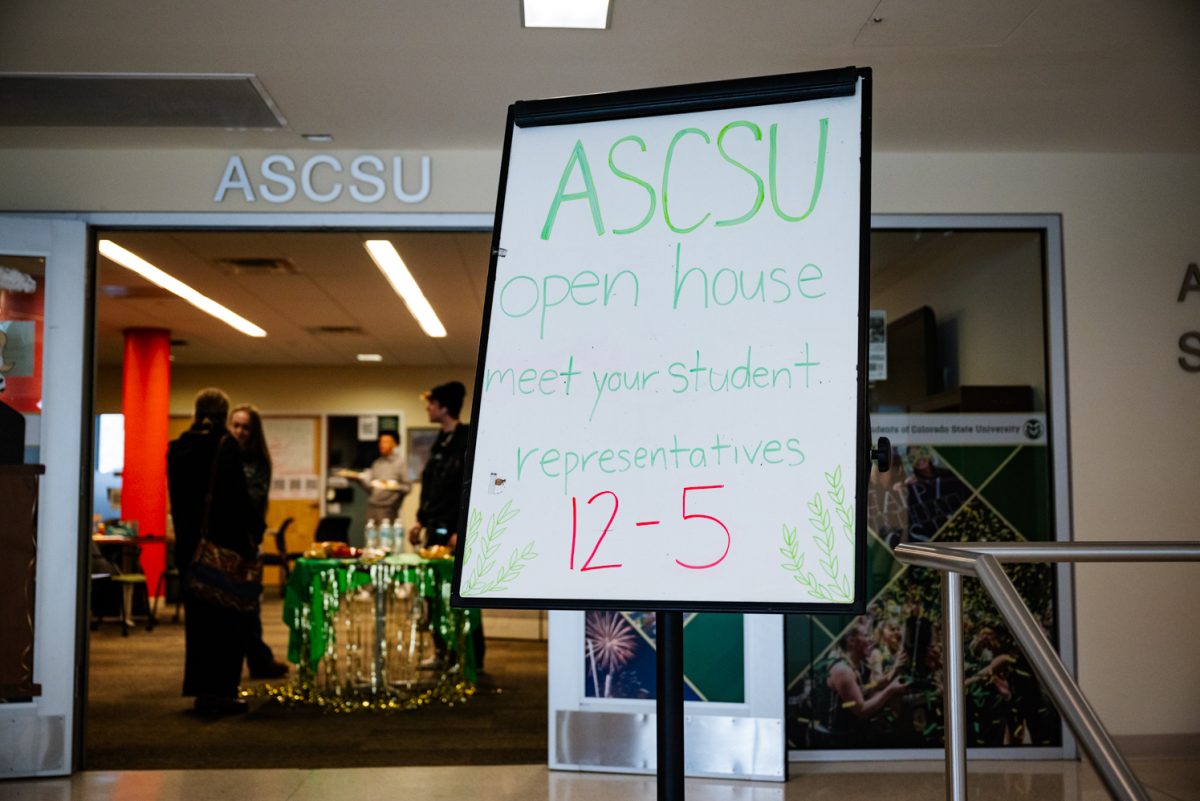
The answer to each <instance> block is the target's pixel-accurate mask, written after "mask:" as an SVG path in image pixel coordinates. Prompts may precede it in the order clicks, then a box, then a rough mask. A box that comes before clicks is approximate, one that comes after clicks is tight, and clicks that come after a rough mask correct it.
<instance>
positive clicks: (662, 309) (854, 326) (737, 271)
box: [454, 69, 869, 611]
mask: <svg viewBox="0 0 1200 801" xmlns="http://www.w3.org/2000/svg"><path fill="white" fill-rule="evenodd" d="M810 76H819V77H820V79H821V80H822V81H824V83H822V84H821V86H822V88H824V87H825V83H828V78H829V76H830V74H829V73H813V74H809V75H807V76H806V75H797V76H786V77H785V78H776V79H764V80H763V81H744V82H727V83H723V84H717V85H699V86H694V87H684V88H683V89H679V90H654V91H653V92H642V93H627V94H624V95H610V96H600V97H599V98H596V99H592V98H576V99H566V100H561V101H541V102H539V103H535V104H517V106H515V107H514V108H513V109H510V114H509V132H508V136H509V139H508V141H507V142H506V147H505V161H504V166H503V170H502V177H501V197H500V202H499V204H498V212H497V226H496V231H495V240H494V247H493V250H494V254H493V258H492V272H491V275H490V280H489V291H488V299H487V307H486V312H485V314H486V319H485V322H484V336H483V342H482V345H481V354H480V360H479V368H478V374H477V379H476V387H475V393H474V398H475V408H474V410H473V418H472V419H473V421H474V425H473V426H472V438H473V441H472V449H471V458H470V462H469V469H468V485H467V489H466V498H467V502H466V503H465V504H464V507H465V509H466V510H465V517H464V520H463V521H462V523H461V525H460V541H459V551H460V559H459V560H458V564H457V572H456V578H455V587H454V588H455V600H456V603H460V604H463V605H478V606H488V607H502V606H535V607H542V608H618V609H630V608H652V609H742V610H788V609H791V610H796V609H801V610H810V611H817V610H821V609H836V610H839V611H850V610H852V609H854V608H856V604H858V603H860V600H861V598H862V597H863V595H864V592H863V578H864V577H863V573H864V571H863V569H862V559H863V554H864V553H865V549H864V546H865V543H864V529H862V527H861V526H860V525H859V522H860V520H861V519H862V518H863V515H862V514H860V513H859V499H860V498H861V497H862V496H863V492H864V487H865V470H866V468H865V460H864V458H863V457H864V450H865V448H866V444H865V440H862V441H860V439H861V438H862V437H863V436H865V435H864V433H863V429H864V427H863V425H862V424H861V413H862V412H861V410H862V409H863V408H864V405H863V397H864V396H863V392H862V388H861V387H860V385H859V365H860V364H861V363H863V355H864V353H865V310H864V299H865V284H864V282H865V280H866V279H865V275H866V271H865V269H864V267H863V265H864V264H865V259H866V253H865V252H864V248H865V243H866V241H867V240H866V239H865V237H864V233H865V231H866V226H867V222H868V214H867V212H866V208H867V201H868V198H867V197H866V192H865V190H864V187H866V186H868V185H869V175H868V174H867V173H868V171H869V159H868V157H869V148H867V147H865V145H864V142H866V141H869V140H868V137H867V133H868V132H867V131H864V124H865V122H866V121H868V120H869V114H868V103H867V101H866V100H865V99H864V96H865V93H866V91H867V82H868V80H869V74H868V73H867V72H866V71H861V70H853V69H849V70H842V71H837V73H836V76H838V77H840V78H842V79H843V80H842V86H841V89H840V91H838V92H836V93H834V92H829V91H817V92H814V91H813V89H812V86H813V84H814V83H818V81H816V80H815V78H814V77H810ZM731 87H732V89H733V91H732V92H731ZM763 89H766V90H768V91H767V94H766V95H765V96H764V94H763V92H762V91H760V90H763ZM742 90H745V91H744V98H743V97H742V94H743V93H742ZM673 91H674V92H675V93H674V94H673ZM772 92H773V93H772ZM714 97H715V98H716V99H715V100H714V99H713V98H714ZM705 98H708V101H709V102H705ZM796 98H799V99H796ZM743 99H744V100H745V101H746V102H741V101H742V100H743ZM573 103H574V104H575V105H572V104H573ZM579 103H582V104H583V105H584V106H589V104H590V108H588V109H585V110H584V111H582V112H581V111H580V108H579V105H578V104H579ZM606 103H607V104H608V106H607V107H606V106H605V104H606ZM597 109H599V110H597ZM523 112H528V114H527V117H526V118H523V116H522V114H523ZM535 112H541V113H542V115H541V117H540V118H539V116H538V114H537V113H535ZM668 112H670V113H668ZM547 120H548V121H549V124H546V121H547ZM864 165H867V166H864Z"/></svg>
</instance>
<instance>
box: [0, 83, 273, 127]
mask: <svg viewBox="0 0 1200 801" xmlns="http://www.w3.org/2000/svg"><path fill="white" fill-rule="evenodd" d="M286 125H287V122H286V121H285V120H284V119H283V117H281V116H280V115H279V113H278V111H277V110H276V108H275V104H274V103H273V102H272V101H271V98H270V97H269V96H268V95H267V93H266V90H264V89H263V87H262V86H261V85H260V84H259V82H258V79H257V78H255V77H254V76H253V75H245V74H231V75H229V74H227V75H211V74H153V73H132V74H131V73H115V74H114V73H7V74H0V126H66V127H77V126H95V127H134V128H235V129H239V128H253V129H275V128H283V127H286Z"/></svg>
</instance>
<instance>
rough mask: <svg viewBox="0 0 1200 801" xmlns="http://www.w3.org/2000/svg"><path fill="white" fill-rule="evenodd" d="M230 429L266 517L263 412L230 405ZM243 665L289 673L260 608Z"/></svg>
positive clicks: (258, 671) (265, 672)
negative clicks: (267, 638)
mask: <svg viewBox="0 0 1200 801" xmlns="http://www.w3.org/2000/svg"><path fill="white" fill-rule="evenodd" d="M229 431H230V433H231V434H233V438H234V439H236V440H237V443H238V448H239V449H240V451H241V456H242V472H243V473H244V474H245V476H246V489H247V490H248V491H249V493H250V501H251V502H252V503H253V504H254V508H255V509H257V510H258V513H259V514H260V515H261V516H262V518H263V520H266V518H267V503H268V500H267V499H268V496H269V495H270V492H271V451H270V449H269V448H268V447H267V437H266V435H265V434H264V433H263V422H262V415H260V414H259V413H258V409H256V408H255V407H254V404H252V403H241V404H238V405H237V406H234V407H233V411H232V412H230V413H229ZM255 545H256V546H260V547H261V545H262V534H259V536H258V539H257V541H256V542H255ZM246 664H247V665H248V666H249V668H250V676H251V678H255V679H275V678H279V677H280V676H282V675H284V674H285V673H287V672H288V666H287V664H286V663H284V662H279V661H277V660H276V659H275V654H273V653H272V652H271V647H270V646H269V645H267V644H266V642H264V641H263V636H262V611H261V607H260V610H259V611H258V612H257V613H255V614H254V615H253V616H252V619H251V620H249V621H248V627H247V631H246Z"/></svg>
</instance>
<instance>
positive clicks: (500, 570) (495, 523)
mask: <svg viewBox="0 0 1200 801" xmlns="http://www.w3.org/2000/svg"><path fill="white" fill-rule="evenodd" d="M520 512H521V510H520V509H513V508H512V501H508V502H507V503H505V504H504V506H502V507H500V511H498V512H496V513H495V514H493V515H491V516H490V517H488V522H487V531H486V533H483V534H480V529H481V528H482V527H483V513H482V512H480V511H479V510H478V509H472V510H471V516H470V519H469V520H468V522H467V547H466V549H465V550H464V552H463V565H464V566H465V567H466V570H467V571H468V575H469V578H468V579H467V581H466V584H465V586H464V594H466V595H487V594H489V593H494V592H499V591H500V590H504V589H506V588H507V586H508V585H509V584H510V583H512V582H513V581H514V580H515V579H516V578H517V576H519V575H521V571H522V570H524V569H525V566H526V565H528V564H529V563H530V562H532V561H533V560H534V559H536V558H537V553H536V552H535V551H534V550H533V542H532V541H530V542H529V543H528V544H526V545H525V547H524V548H521V547H516V548H513V550H512V552H511V553H510V554H509V557H508V559H507V560H504V559H501V560H500V561H499V562H497V558H496V557H497V555H498V554H499V552H500V545H501V539H502V538H503V537H504V534H505V532H507V531H508V528H507V525H508V523H509V522H511V521H512V519H513V518H515V517H516V516H517V515H518V514H520Z"/></svg>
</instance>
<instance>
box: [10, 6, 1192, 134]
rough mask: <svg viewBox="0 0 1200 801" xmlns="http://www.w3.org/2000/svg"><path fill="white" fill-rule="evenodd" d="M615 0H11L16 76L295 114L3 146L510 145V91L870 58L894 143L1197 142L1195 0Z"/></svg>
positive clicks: (882, 120) (552, 91) (531, 92)
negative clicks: (203, 87) (238, 84)
mask: <svg viewBox="0 0 1200 801" xmlns="http://www.w3.org/2000/svg"><path fill="white" fill-rule="evenodd" d="M613 3H614V5H613V12H612V26H611V29H610V30H606V31H565V30H524V29H522V28H521V27H520V11H519V4H518V0H491V1H490V2H464V0H441V1H440V2H413V0H390V1H389V2H381V0H339V1H338V2H317V1H316V0H254V2H246V0H206V1H205V2H196V3H186V2H176V3H171V2H151V1H150V0H106V2H102V3H101V2H82V0H3V2H0V72H10V73H12V72H15V73H46V72H50V73H59V72H71V73H74V72H82V73H172V74H174V73H193V74H213V73H221V74H225V73H236V74H248V75H252V76H254V77H255V78H256V80H257V82H258V84H259V85H261V87H262V88H263V89H264V90H265V92H266V93H267V94H268V95H269V97H270V98H271V99H272V100H273V101H274V103H275V105H276V106H277V108H278V111H279V113H280V114H281V115H282V117H283V118H284V119H285V120H286V124H285V125H284V126H283V127H279V128H276V129H273V130H243V131H239V130H226V129H225V128H223V127H210V128H197V127H171V128H167V127H155V128H144V127H68V126H63V127H21V126H11V125H5V124H4V115H5V111H4V109H3V108H0V147H9V148H12V147H31V148H183V147H186V148H216V149H226V150H227V149H233V148H268V149H281V148H301V149H302V148H306V147H309V148H311V147H322V148H328V147H335V148H340V149H376V150H378V149H394V150H439V149H441V150H455V149H470V150H493V151H498V150H499V149H500V146H501V144H502V135H503V127H504V124H503V120H504V115H505V109H506V107H507V105H508V104H509V103H511V102H513V101H515V100H527V99H534V98H541V97H553V96H560V95H572V94H583V93H591V92H601V91H614V90H620V89H632V88H640V87H646V86H662V85H673V84H684V83H691V82H697V81H707V80H716V79H724V78H735V77H745V76H753V75H770V74H777V73H787V72H796V71H805V70H812V69H824V68H830V67H841V66H847V65H856V66H869V67H872V68H873V70H874V76H875V91H874V123H875V126H874V146H875V148H876V149H878V150H882V151H914V150H933V151H1035V152H1037V151H1092V152H1123V151H1125V152H1128V151H1138V152H1191V153H1194V152H1197V150H1198V148H1200V136H1198V135H1197V132H1198V131H1200V48H1197V43H1198V42H1200V3H1197V2H1195V0H1139V2H1129V0H1004V2H996V0H789V1H788V2H780V0H738V1H737V2H728V0H723V1H722V2H715V1H714V0H613ZM10 113H11V111H10ZM305 133H328V134H332V135H333V137H334V140H333V144H332V145H328V144H326V145H310V144H308V143H307V142H305V141H304V140H303V139H301V134H305Z"/></svg>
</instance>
